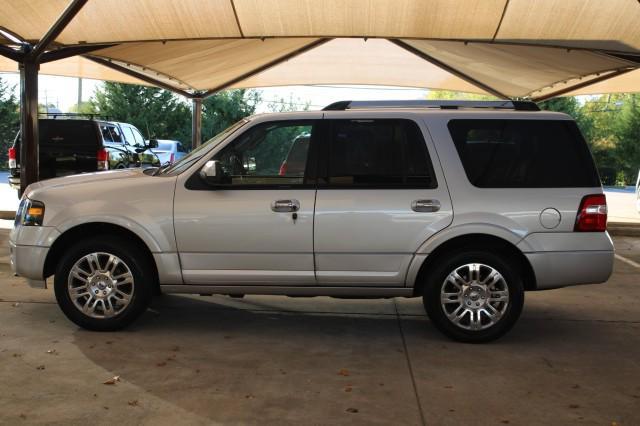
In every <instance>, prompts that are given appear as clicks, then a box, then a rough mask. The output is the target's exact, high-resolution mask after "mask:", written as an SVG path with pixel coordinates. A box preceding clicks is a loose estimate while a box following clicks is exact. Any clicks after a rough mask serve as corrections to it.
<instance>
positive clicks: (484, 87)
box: [389, 39, 510, 99]
mask: <svg viewBox="0 0 640 426" xmlns="http://www.w3.org/2000/svg"><path fill="white" fill-rule="evenodd" d="M389 41H390V42H391V43H393V44H395V45H396V46H399V47H401V48H403V49H405V50H407V51H408V52H411V53H413V54H414V55H416V56H417V57H419V58H421V59H424V60H425V61H427V62H430V63H432V64H433V65H435V66H437V67H438V68H442V69H443V70H445V71H447V72H450V73H451V74H453V75H455V76H456V77H459V78H461V79H463V80H464V81H466V82H467V83H470V84H473V85H474V86H476V87H479V88H480V89H482V90H484V91H485V92H488V93H491V94H492V95H493V96H495V97H497V98H498V99H510V98H509V97H508V96H507V95H505V94H504V93H500V92H499V91H497V90H496V89H494V88H493V87H490V86H487V85H486V84H484V83H483V82H481V81H479V80H476V79H475V78H473V77H471V76H469V75H467V74H465V73H463V72H461V71H459V70H457V69H455V68H453V67H451V66H449V65H447V64H445V63H444V62H441V61H439V60H437V59H436V58H434V57H432V56H431V55H427V54H426V53H424V52H423V51H421V50H419V49H416V48H415V47H413V46H411V45H409V44H407V43H405V42H404V41H402V40H398V39H389Z"/></svg>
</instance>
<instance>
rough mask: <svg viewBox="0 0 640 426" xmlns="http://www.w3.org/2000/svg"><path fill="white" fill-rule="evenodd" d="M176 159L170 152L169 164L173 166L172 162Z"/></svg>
mask: <svg viewBox="0 0 640 426" xmlns="http://www.w3.org/2000/svg"><path fill="white" fill-rule="evenodd" d="M175 159H176V155H175V154H174V153H173V152H172V153H171V155H170V156H169V163H171V164H173V161H174V160H175Z"/></svg>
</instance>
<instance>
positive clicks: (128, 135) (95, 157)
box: [9, 114, 160, 188]
mask: <svg viewBox="0 0 640 426" xmlns="http://www.w3.org/2000/svg"><path fill="white" fill-rule="evenodd" d="M48 117H51V115H48ZM82 117H83V116H78V115H66V114H65V115H54V116H53V118H41V119H40V120H39V121H38V124H39V139H40V140H39V170H38V176H39V179H40V180H43V179H50V178H54V177H59V176H68V175H74V174H78V173H87V172H96V171H102V170H112V169H124V168H128V167H153V166H158V165H160V161H159V160H158V156H157V155H156V154H154V153H153V151H151V149H150V148H155V147H157V141H156V140H154V139H152V140H151V141H149V143H148V144H147V143H145V139H144V138H143V137H142V134H141V133H140V131H139V130H138V129H137V128H136V127H135V126H132V125H131V124H127V123H119V122H113V121H106V120H100V119H97V117H96V116H91V115H89V116H85V117H86V118H82ZM9 172H10V173H9V184H10V185H11V187H13V188H19V187H20V132H18V134H17V135H16V137H15V140H14V143H13V146H12V147H11V148H9Z"/></svg>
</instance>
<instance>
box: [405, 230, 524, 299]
mask: <svg viewBox="0 0 640 426" xmlns="http://www.w3.org/2000/svg"><path fill="white" fill-rule="evenodd" d="M462 249H482V250H491V251H493V252H496V251H497V252H500V253H502V254H504V255H506V256H508V257H509V258H511V259H512V260H513V261H514V262H516V264H517V266H518V267H519V268H520V270H521V271H522V280H523V285H524V289H525V290H536V288H537V284H536V276H535V272H534V270H533V267H532V266H531V263H530V262H529V260H528V259H527V257H526V256H525V255H524V254H523V253H522V251H520V249H518V247H516V245H515V243H514V242H512V241H508V240H506V239H504V238H501V237H497V236H495V235H491V234H484V233H473V234H465V235H458V236H455V237H453V238H450V239H448V240H446V241H441V243H440V244H439V245H437V246H435V247H433V248H432V249H431V251H430V253H429V255H427V256H426V257H425V256H424V255H423V256H421V257H418V256H416V258H415V259H414V261H416V260H418V261H419V262H421V264H420V267H419V269H418V272H417V274H416V276H415V280H413V283H408V284H409V285H411V284H413V289H414V295H415V296H420V295H422V292H423V287H424V281H425V277H426V275H427V274H428V273H429V271H430V270H431V268H432V267H433V265H435V264H437V262H438V260H439V259H440V258H442V257H443V256H447V255H448V254H450V253H453V252H456V251H459V250H462Z"/></svg>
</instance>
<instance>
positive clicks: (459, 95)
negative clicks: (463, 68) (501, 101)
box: [427, 90, 497, 101]
mask: <svg viewBox="0 0 640 426" xmlns="http://www.w3.org/2000/svg"><path fill="white" fill-rule="evenodd" d="M427 99H429V100H456V101H459V100H464V101H495V100H496V99H497V98H496V97H495V96H491V95H481V94H478V93H468V92H454V91H451V90H429V93H427Z"/></svg>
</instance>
